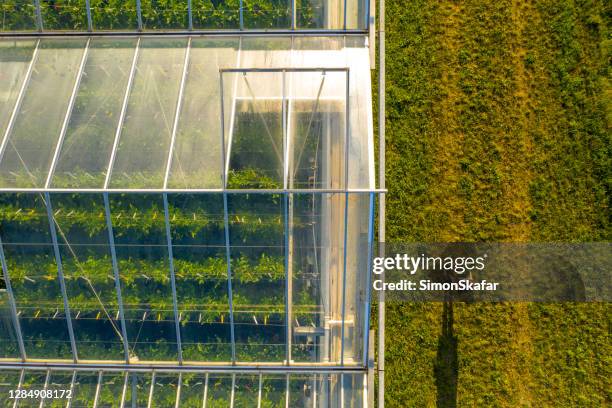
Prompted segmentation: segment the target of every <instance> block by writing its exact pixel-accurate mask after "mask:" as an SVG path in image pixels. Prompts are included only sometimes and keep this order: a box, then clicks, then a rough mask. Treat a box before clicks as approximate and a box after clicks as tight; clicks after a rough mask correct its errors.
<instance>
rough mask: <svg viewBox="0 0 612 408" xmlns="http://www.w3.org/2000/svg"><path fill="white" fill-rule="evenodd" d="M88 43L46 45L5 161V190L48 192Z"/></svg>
mask: <svg viewBox="0 0 612 408" xmlns="http://www.w3.org/2000/svg"><path fill="white" fill-rule="evenodd" d="M85 42H86V40H85V39H84V38H76V39H61V40H55V39H42V40H40V45H39V50H38V58H37V60H36V61H35V63H34V66H33V70H32V76H31V77H30V81H29V84H28V87H27V89H26V93H25V94H24V96H23V101H22V103H21V106H20V109H19V113H18V114H17V117H16V118H15V123H14V125H13V129H12V131H11V134H10V135H9V139H8V141H7V143H6V145H5V150H4V152H2V159H1V161H0V186H2V187H44V185H45V181H46V177H47V174H48V171H49V168H50V165H51V160H52V158H53V153H54V149H55V145H56V143H57V141H58V139H59V134H60V129H61V127H62V123H63V121H64V117H65V116H66V110H67V108H68V103H69V100H70V96H71V94H72V89H73V87H74V82H75V80H76V77H77V73H78V71H79V65H80V61H81V59H82V56H83V51H84V46H85Z"/></svg>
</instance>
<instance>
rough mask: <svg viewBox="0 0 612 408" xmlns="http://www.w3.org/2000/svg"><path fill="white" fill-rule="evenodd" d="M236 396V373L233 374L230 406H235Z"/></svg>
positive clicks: (231, 407)
mask: <svg viewBox="0 0 612 408" xmlns="http://www.w3.org/2000/svg"><path fill="white" fill-rule="evenodd" d="M235 397H236V374H232V389H231V393H230V408H234V399H235Z"/></svg>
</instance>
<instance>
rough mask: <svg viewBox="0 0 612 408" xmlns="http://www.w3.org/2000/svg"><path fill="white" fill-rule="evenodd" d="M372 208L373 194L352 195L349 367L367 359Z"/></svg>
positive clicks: (347, 321) (346, 351)
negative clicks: (369, 225) (366, 332)
mask: <svg viewBox="0 0 612 408" xmlns="http://www.w3.org/2000/svg"><path fill="white" fill-rule="evenodd" d="M369 208H370V196H369V194H360V193H353V194H349V207H348V212H349V213H348V220H349V222H348V231H347V242H346V245H347V254H346V259H347V264H346V293H345V295H346V310H345V327H344V362H345V364H358V363H360V362H361V361H362V359H363V352H364V345H363V336H364V333H363V330H364V318H365V306H366V301H367V298H366V287H367V274H368V265H369V262H368V232H369V227H368V222H369V216H368V215H369Z"/></svg>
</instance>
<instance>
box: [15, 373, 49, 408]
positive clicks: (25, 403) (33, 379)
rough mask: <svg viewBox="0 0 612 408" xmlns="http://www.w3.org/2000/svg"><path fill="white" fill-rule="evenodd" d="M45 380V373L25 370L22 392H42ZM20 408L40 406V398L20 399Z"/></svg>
mask: <svg viewBox="0 0 612 408" xmlns="http://www.w3.org/2000/svg"><path fill="white" fill-rule="evenodd" d="M46 379H47V372H46V371H38V370H36V371H34V370H25V374H24V376H23V382H22V383H21V389H22V390H24V391H26V392H27V391H30V390H31V391H34V390H43V389H44V388H45V380H46ZM17 405H18V406H19V407H20V408H22V407H28V408H34V407H38V406H40V398H24V399H20V400H19V402H18V404H17Z"/></svg>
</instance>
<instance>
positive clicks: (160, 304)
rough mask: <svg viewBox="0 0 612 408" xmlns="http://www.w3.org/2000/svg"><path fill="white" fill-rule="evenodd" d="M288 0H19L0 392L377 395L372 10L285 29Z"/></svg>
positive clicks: (290, 401)
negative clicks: (107, 23) (280, 21)
mask: <svg viewBox="0 0 612 408" xmlns="http://www.w3.org/2000/svg"><path fill="white" fill-rule="evenodd" d="M264 1H268V0H264ZM296 2H297V3H300V4H303V3H305V2H299V1H296V0H292V1H288V2H286V3H287V4H288V6H289V8H288V10H290V14H289V16H290V19H289V20H290V25H289V26H288V27H284V26H273V27H270V26H265V27H257V24H255V25H250V24H249V23H247V21H250V20H249V18H251V17H253V15H250V17H249V18H247V11H248V3H249V2H248V1H246V0H245V2H244V4H243V1H242V0H240V1H239V3H240V4H239V9H238V14H239V22H240V23H239V26H236V27H229V28H224V29H219V28H218V27H212V28H202V27H195V28H194V24H193V16H192V7H191V6H192V4H191V3H192V2H191V0H189V1H188V6H189V7H188V10H187V13H188V18H187V20H186V21H188V25H187V26H185V27H154V28H151V27H150V26H147V25H146V24H143V22H142V16H141V12H142V10H141V1H136V9H137V15H138V25H137V26H136V27H132V28H127V29H125V28H119V29H114V31H112V30H108V31H104V30H103V31H96V26H95V24H93V23H92V21H93V19H92V14H91V7H90V1H89V0H87V1H85V5H86V8H85V9H86V16H87V25H86V27H85V29H79V27H76V26H75V27H69V28H67V29H66V28H65V27H64V28H61V29H59V30H58V29H57V28H54V27H53V26H52V25H51V28H50V29H48V28H47V27H48V26H46V25H45V24H44V21H45V19H46V18H47V17H46V16H47V15H46V14H44V13H43V12H42V11H41V10H43V9H44V7H41V3H42V2H39V1H38V0H36V1H35V2H34V5H35V10H36V14H35V15H36V26H35V27H34V28H32V27H31V29H34V30H38V31H28V30H15V29H12V31H7V32H2V31H0V67H8V71H7V72H8V73H9V75H12V76H10V77H9V79H10V80H9V81H5V85H4V88H3V85H0V102H4V103H5V106H4V107H2V106H1V104H0V137H2V139H1V144H0V210H1V212H2V216H1V218H2V219H1V220H0V260H1V263H2V271H3V277H4V282H5V287H6V288H5V291H4V294H3V291H2V290H0V313H1V314H2V315H3V316H4V317H5V321H4V323H3V325H0V336H1V337H3V338H5V339H6V341H4V340H3V342H4V343H5V347H4V348H3V350H0V391H2V392H4V391H6V392H8V390H9V389H10V390H13V391H15V390H17V391H19V390H28V389H38V390H42V391H47V390H50V389H56V390H57V389H69V390H70V391H71V393H72V392H73V391H74V392H75V393H76V394H79V392H81V391H82V390H84V389H87V391H83V392H81V394H79V395H81V396H82V398H81V399H69V400H68V402H67V404H68V405H67V406H74V407H76V406H95V407H102V406H115V404H117V406H121V407H123V406H134V407H136V406H147V407H150V406H170V405H172V406H176V407H179V406H204V407H206V406H211V407H212V406H231V407H234V406H251V405H250V403H249V402H248V401H251V402H252V403H253V405H254V404H255V402H256V406H257V407H258V408H259V407H267V406H284V407H287V408H288V407H293V406H296V407H297V406H313V407H318V406H321V407H326V406H329V407H332V406H340V407H344V406H372V404H373V375H374V373H373V371H372V369H373V359H374V356H373V338H372V336H371V334H370V299H371V295H372V294H371V290H370V287H371V284H370V261H369V260H370V259H371V257H372V251H373V250H374V235H375V234H374V217H375V199H376V197H377V196H379V197H380V200H381V203H380V209H379V211H380V212H381V213H383V214H384V199H383V196H384V192H385V190H384V179H381V188H380V189H377V188H376V187H375V176H374V146H373V141H374V137H373V120H372V110H371V105H372V95H371V89H370V65H372V61H373V55H374V54H373V46H374V44H373V38H374V37H373V13H371V12H373V10H370V2H369V1H367V0H340V1H333V0H332V1H329V2H322V3H333V4H335V5H337V6H339V7H340V8H339V9H338V10H340V13H339V14H338V13H337V12H334V13H335V14H333V13H332V14H333V18H332V20H333V21H335V22H334V23H333V24H332V23H330V21H331V20H330V21H327V20H326V21H327V22H326V23H325V24H326V25H325V27H323V26H321V27H319V26H317V25H316V24H314V25H313V24H310V25H309V26H308V27H301V26H300V21H301V20H300V17H299V15H300V14H299V7H298V6H296ZM23 3H24V4H25V3H28V2H23ZM279 3H283V2H279ZM307 3H316V2H311V1H309V2H307ZM351 7H353V8H354V7H360V9H359V10H360V11H359V12H357V13H356V14H351V17H350V18H349V17H347V15H348V14H347V9H348V10H351ZM73 10H74V9H73ZM355 16H358V18H357V20H355ZM256 17H257V16H256ZM260 17H261V16H260ZM258 18H259V17H258ZM326 18H327V19H328V20H329V19H330V18H331V17H330V14H328V15H327V17H326ZM265 24H268V23H265ZM265 24H264V25H265ZM334 24H335V25H334ZM196 26H197V25H196ZM3 29H5V28H3ZM62 29H63V30H64V31H61V30H62ZM85 30H87V31H85ZM130 30H134V31H130ZM141 30H142V32H141ZM185 30H188V31H185ZM11 64H13V65H11ZM102 72H105V75H108V77H105V76H104V75H103V74H102ZM17 84H18V86H17ZM45 87H49V89H50V91H49V92H47V93H48V94H49V95H44V94H42V93H40V92H37V91H36V90H39V91H40V90H41V89H45ZM153 95H154V96H153ZM379 97H380V95H379ZM151 101H153V102H151ZM9 105H10V108H7V107H8V106H9ZM41 107H42V109H41ZM49 107H50V108H49ZM32 112H37V113H36V114H35V115H34V116H32V115H33V114H32ZM41 118H42V119H41ZM37 122H38V123H37ZM37 126H38V127H37ZM380 126H381V124H379V127H380ZM382 126H383V128H384V124H383V125H382ZM91 129H93V130H91ZM340 135H341V136H340ZM147 140H149V141H151V142H150V143H149V142H145V144H144V145H143V144H142V143H143V141H147ZM33 141H34V143H33ZM253 142H256V143H253ZM139 143H140V145H139ZM139 146H140V147H139ZM381 153H382V154H384V143H383V144H382V145H381ZM92 160H93V161H92ZM88 163H93V164H92V167H90V168H88ZM382 165H383V166H384V161H383V164H382ZM382 177H384V174H383V176H382ZM379 227H380V224H379ZM383 228H384V226H383ZM24 234H25V235H24ZM379 235H380V236H382V237H383V238H384V229H383V232H382V233H381V232H380V231H379ZM55 284H57V285H58V286H57V289H54V285H55ZM3 298H4V299H3ZM36 299H38V302H37V301H36ZM207 302H208V303H207ZM383 305H384V303H383ZM383 307H384V306H383ZM383 313H384V311H383ZM9 322H10V323H9ZM37 325H38V326H39V327H37ZM62 327H63V328H62ZM92 330H93V332H92ZM3 332H4V333H3ZM383 336H384V331H383ZM383 343H384V340H383ZM54 350H55V351H54ZM383 367H384V366H383ZM383 374H384V372H382V371H381V372H379V376H382V375H383ZM213 383H214V384H215V385H214V386H213V385H211V384H213ZM211 387H212V388H211ZM196 389H197V392H196V391H194V390H196ZM163 390H165V391H163ZM211 390H214V391H211ZM379 392H380V393H383V392H384V390H379ZM211 393H212V394H211ZM195 394H198V396H195ZM187 395H189V399H188V400H187V399H186V398H187V397H186V396H187ZM380 395H384V394H380ZM380 395H379V397H380ZM119 396H120V399H119V400H115V399H113V398H119ZM2 398H3V397H2V396H0V401H5V400H3V399H2ZM156 398H164V400H163V401H161V400H156ZM85 401H86V402H85ZM111 401H112V402H111ZM160 401H161V402H160ZM220 401H223V402H220ZM379 401H380V399H379ZM10 403H11V404H13V406H18V405H19V401H18V400H17V399H15V400H14V401H10ZM79 403H82V404H84V405H78V404H79ZM219 403H221V405H215V404H219ZM37 404H38V402H37ZM43 404H45V405H52V406H56V405H55V404H56V402H52V401H51V400H50V399H45V398H43V399H41V400H40V405H41V406H42V405H43ZM225 404H227V405H225ZM245 404H246V405H245ZM379 405H380V402H379ZM19 406H21V405H19Z"/></svg>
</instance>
